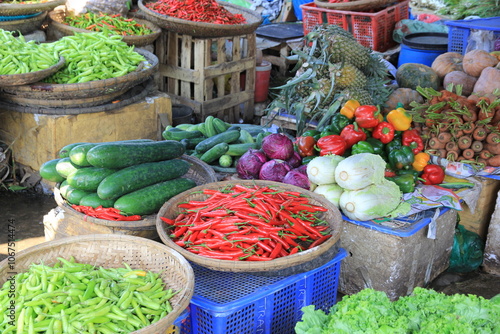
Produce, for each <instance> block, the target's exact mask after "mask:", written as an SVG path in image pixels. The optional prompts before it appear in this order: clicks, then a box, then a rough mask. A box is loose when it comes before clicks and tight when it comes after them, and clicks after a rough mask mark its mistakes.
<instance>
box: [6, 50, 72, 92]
mask: <svg viewBox="0 0 500 334" xmlns="http://www.w3.org/2000/svg"><path fill="white" fill-rule="evenodd" d="M64 62H65V59H64V57H60V58H59V61H58V62H57V64H55V65H52V66H51V67H49V68H46V69H44V70H40V71H36V72H30V73H20V74H5V75H0V87H4V86H18V85H27V84H30V83H33V82H38V81H40V80H43V79H44V78H46V77H48V76H50V75H52V74H54V73H55V72H57V71H58V70H59V69H60V68H61V67H63V65H64Z"/></svg>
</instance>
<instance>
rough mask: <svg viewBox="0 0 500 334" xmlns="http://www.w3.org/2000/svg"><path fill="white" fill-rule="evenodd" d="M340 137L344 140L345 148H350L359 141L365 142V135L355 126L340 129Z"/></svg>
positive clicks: (350, 125)
mask: <svg viewBox="0 0 500 334" xmlns="http://www.w3.org/2000/svg"><path fill="white" fill-rule="evenodd" d="M340 136H341V137H342V138H344V140H345V142H346V144H347V148H351V147H352V146H353V145H354V144H356V143H357V142H359V141H362V140H366V133H365V132H364V131H363V130H362V129H361V128H359V127H358V126H357V124H356V123H355V124H349V125H348V126H346V127H344V129H342V132H341V133H340Z"/></svg>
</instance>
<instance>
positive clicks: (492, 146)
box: [484, 143, 500, 155]
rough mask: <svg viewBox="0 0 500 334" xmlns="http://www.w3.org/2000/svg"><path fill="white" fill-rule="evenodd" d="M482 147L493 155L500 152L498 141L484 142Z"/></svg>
mask: <svg viewBox="0 0 500 334" xmlns="http://www.w3.org/2000/svg"><path fill="white" fill-rule="evenodd" d="M484 148H485V149H486V150H488V151H490V153H492V154H494V155H497V154H500V143H497V144H486V145H485V147H484Z"/></svg>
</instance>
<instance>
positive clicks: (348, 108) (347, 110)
mask: <svg viewBox="0 0 500 334" xmlns="http://www.w3.org/2000/svg"><path fill="white" fill-rule="evenodd" d="M359 106H361V104H360V103H359V102H358V101H356V100H347V102H346V103H345V104H344V106H343V107H342V108H341V109H340V114H341V115H344V116H345V117H347V118H349V119H353V118H354V112H355V111H356V108H357V107H359Z"/></svg>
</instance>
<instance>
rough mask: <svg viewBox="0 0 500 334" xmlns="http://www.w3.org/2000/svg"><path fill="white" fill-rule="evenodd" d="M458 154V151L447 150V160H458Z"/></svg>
mask: <svg viewBox="0 0 500 334" xmlns="http://www.w3.org/2000/svg"><path fill="white" fill-rule="evenodd" d="M458 156H459V154H458V151H446V160H448V161H457V159H458Z"/></svg>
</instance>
